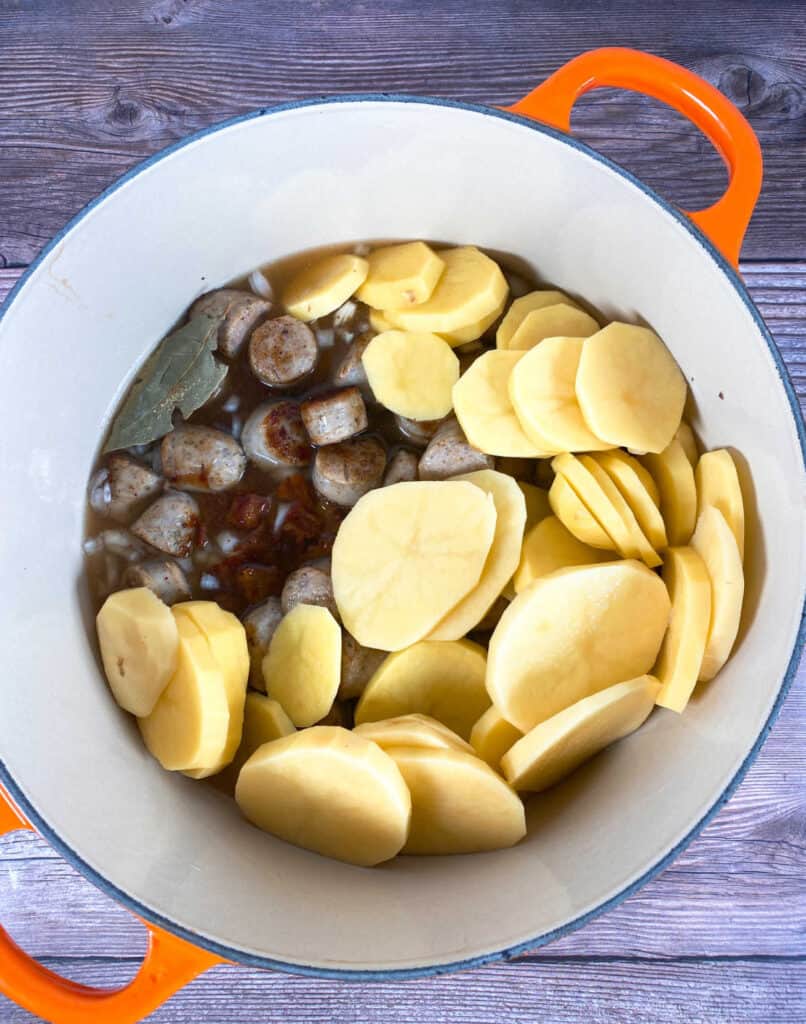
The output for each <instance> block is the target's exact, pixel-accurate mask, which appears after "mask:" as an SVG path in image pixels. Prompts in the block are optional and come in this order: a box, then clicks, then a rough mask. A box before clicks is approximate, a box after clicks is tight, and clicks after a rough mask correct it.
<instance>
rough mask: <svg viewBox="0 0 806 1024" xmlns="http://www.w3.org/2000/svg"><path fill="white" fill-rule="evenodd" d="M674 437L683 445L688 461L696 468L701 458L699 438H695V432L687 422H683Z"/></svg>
mask: <svg viewBox="0 0 806 1024" xmlns="http://www.w3.org/2000/svg"><path fill="white" fill-rule="evenodd" d="M674 436H675V440H677V441H679V442H680V444H682V446H683V451H684V452H685V453H686V458H687V459H688V461H689V462H690V463H691V465H692V466H696V465H697V462H698V461H699V458H700V453H699V451H698V450H697V438H696V437H695V436H694V431H693V430H692V429H691V427H690V426H689V425H688V423H686V421H685V420H683V421H682V422H681V424H680V426H679V427H678V428H677V433H676V434H675V435H674Z"/></svg>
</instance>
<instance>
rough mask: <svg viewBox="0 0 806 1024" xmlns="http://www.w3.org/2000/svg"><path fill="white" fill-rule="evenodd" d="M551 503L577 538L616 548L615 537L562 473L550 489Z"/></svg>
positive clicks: (567, 528)
mask: <svg viewBox="0 0 806 1024" xmlns="http://www.w3.org/2000/svg"><path fill="white" fill-rule="evenodd" d="M549 504H550V505H551V510H552V512H554V515H555V516H556V517H557V518H558V519H559V520H560V522H561V523H562V524H563V526H564V527H565V528H566V530H568V532H569V533H571V534H573V535H574V537H576V539H577V540H579V541H581V542H582V543H583V544H590V546H591V547H593V548H601V549H602V550H603V551H615V550H616V543H615V541H614V540H613V538H612V537H611V536H610V534H609V533H608V532H607V530H605V529H604V527H603V526H602V525H601V524H600V523H599V521H598V519H596V518H594V516H593V513H592V512H591V511H590V509H589V508H588V507H587V505H585V504H584V503H583V501H582V500H581V498H580V497H579V495H578V494H577V492H576V491H575V490H574V489H573V487H572V486H571V485H570V484H569V483H568V481H567V480H566V479H565V477H564V476H562V474H560V473H558V474H557V476H555V478H554V480H553V482H552V485H551V488H550V489H549Z"/></svg>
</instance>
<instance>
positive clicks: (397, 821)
mask: <svg viewBox="0 0 806 1024" xmlns="http://www.w3.org/2000/svg"><path fill="white" fill-rule="evenodd" d="M235 799H236V800H237V802H238V806H239V807H240V808H241V811H242V812H243V814H244V815H245V816H246V817H247V818H248V819H249V820H250V821H251V822H252V823H253V824H255V825H257V826H258V828H262V829H263V830H264V831H266V832H271V833H272V834H273V835H275V836H279V837H280V838H281V839H285V840H286V841H287V842H289V843H294V844H295V845H296V846H302V847H303V848H304V849H306V850H313V851H315V852H316V853H321V854H323V855H324V856H325V857H335V858H336V860H343V861H347V863H348V864H358V865H361V866H363V867H371V866H372V865H373V864H380V863H381V861H384V860H389V858H390V857H394V856H395V854H396V853H399V852H400V849H401V847H402V846H403V843H404V842H405V841H406V836H407V835H408V831H409V821H410V819H411V797H410V796H409V791H408V787H407V786H406V784H405V782H404V781H403V778H402V776H401V774H400V771H399V769H398V768H397V766H396V765H395V762H394V761H393V760H392V759H391V758H390V757H389V755H388V754H385V753H384V752H383V751H382V750H381V748H380V747H379V746H377V745H376V744H375V743H371V742H370V741H369V740H367V739H364V738H363V737H362V736H357V735H356V734H355V733H351V732H349V731H348V730H347V729H342V728H340V727H338V726H326V725H319V726H316V727H315V728H313V729H306V730H305V731H304V732H297V733H294V734H293V735H292V736H285V737H284V738H283V739H279V740H275V741H274V742H273V743H267V744H264V745H263V746H262V747H261V748H260V749H259V750H258V751H257V752H256V753H255V754H253V755H252V757H250V758H249V760H248V761H247V762H246V764H245V765H244V766H243V768H242V770H241V774H240V776H239V777H238V785H237V788H236V790H235Z"/></svg>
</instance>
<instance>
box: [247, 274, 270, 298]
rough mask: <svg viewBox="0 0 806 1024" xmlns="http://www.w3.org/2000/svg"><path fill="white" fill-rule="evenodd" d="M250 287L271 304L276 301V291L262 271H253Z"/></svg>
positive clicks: (250, 276) (250, 277)
mask: <svg viewBox="0 0 806 1024" xmlns="http://www.w3.org/2000/svg"><path fill="white" fill-rule="evenodd" d="M249 287H250V288H251V289H252V291H253V292H254V293H255V295H260V297H261V298H263V299H268V300H269V301H270V302H271V301H272V300H273V299H274V289H273V288H272V286H271V282H270V281H269V279H268V278H267V277H266V275H265V274H264V273H263V271H262V270H253V271H252V273H251V274H250V275H249Z"/></svg>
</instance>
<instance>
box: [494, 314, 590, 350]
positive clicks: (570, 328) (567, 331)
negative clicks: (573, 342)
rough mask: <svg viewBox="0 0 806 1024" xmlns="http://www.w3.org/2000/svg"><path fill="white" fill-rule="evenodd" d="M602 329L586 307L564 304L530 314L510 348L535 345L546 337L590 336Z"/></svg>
mask: <svg viewBox="0 0 806 1024" xmlns="http://www.w3.org/2000/svg"><path fill="white" fill-rule="evenodd" d="M598 330H599V324H598V323H597V322H596V321H595V320H594V319H593V317H592V316H589V315H588V314H587V313H586V312H585V311H584V310H582V309H578V308H577V307H576V306H568V305H566V304H565V303H560V304H559V305H557V306H545V307H544V308H543V309H534V310H532V312H531V313H527V314H526V316H525V317H524V318H523V320H522V322H521V325H520V327H519V328H518V329H517V331H515V333H514V334H513V335H512V337H511V338H510V339H509V344H508V345H507V348H508V349H528V348H534V347H535V345H539V344H540V343H541V342H542V341H544V340H545V339H546V338H559V337H564V338H587V337H588V336H589V335H591V334H594V333H595V332H596V331H598Z"/></svg>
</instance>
